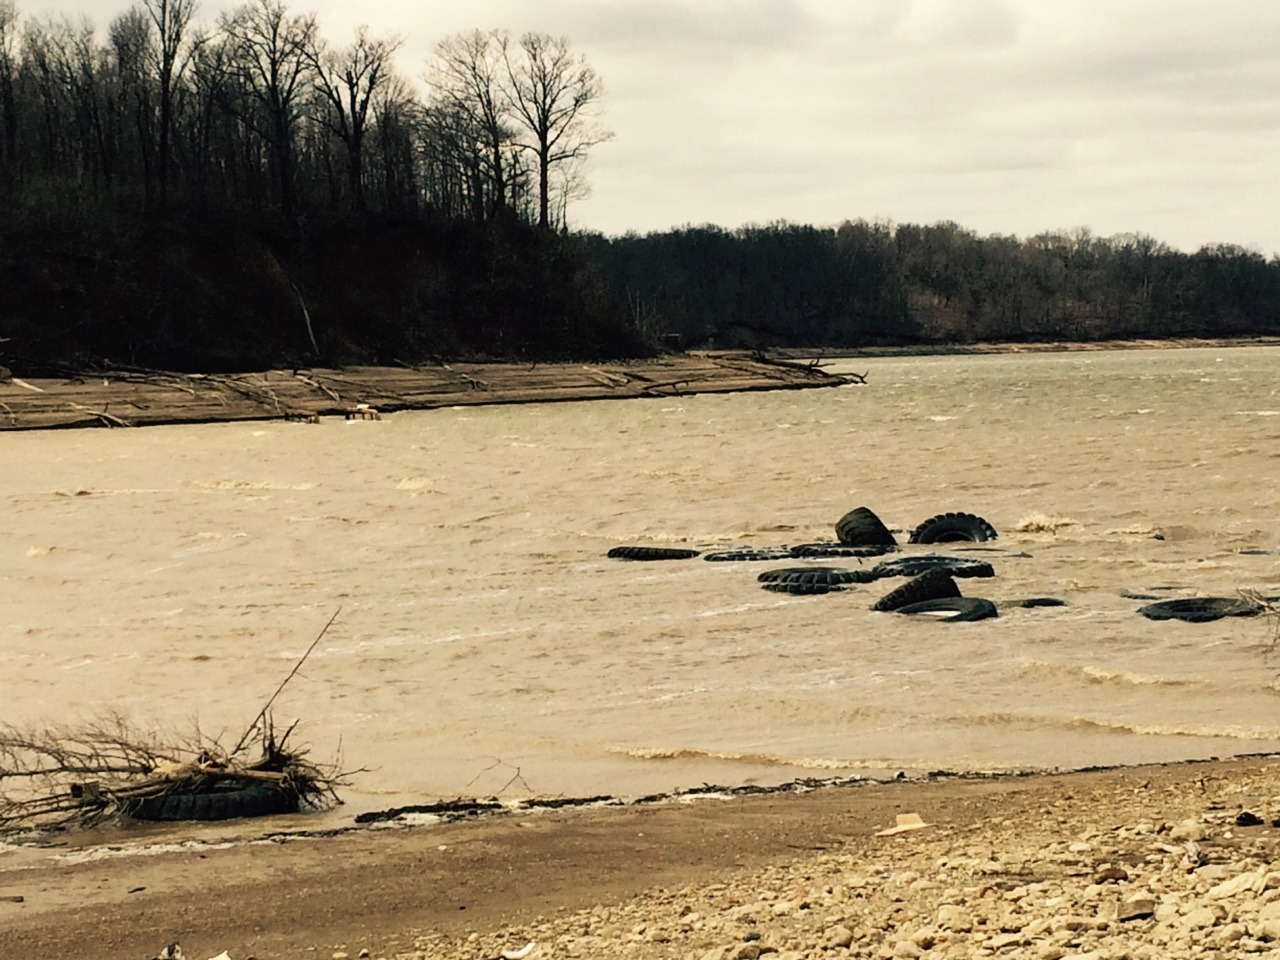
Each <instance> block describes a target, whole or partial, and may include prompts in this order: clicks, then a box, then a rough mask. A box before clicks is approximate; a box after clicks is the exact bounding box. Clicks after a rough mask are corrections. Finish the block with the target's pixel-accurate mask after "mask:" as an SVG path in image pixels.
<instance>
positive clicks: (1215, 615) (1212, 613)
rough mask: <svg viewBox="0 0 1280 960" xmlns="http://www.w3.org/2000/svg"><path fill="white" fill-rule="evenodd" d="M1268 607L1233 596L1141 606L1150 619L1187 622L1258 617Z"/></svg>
mask: <svg viewBox="0 0 1280 960" xmlns="http://www.w3.org/2000/svg"><path fill="white" fill-rule="evenodd" d="M1264 609H1266V608H1265V607H1263V605H1262V604H1260V603H1253V602H1252V601H1250V600H1240V599H1236V598H1233V597H1192V598H1187V599H1183V600H1161V601H1160V602H1159V603H1149V604H1147V605H1146V606H1145V607H1141V608H1139V610H1138V612H1139V613H1140V614H1142V615H1143V616H1144V617H1146V618H1148V619H1149V620H1185V621H1186V622H1187V623H1209V622H1210V621H1212V620H1221V619H1222V618H1223V617H1256V616H1257V615H1258V614H1260V613H1262V611H1263V610H1264Z"/></svg>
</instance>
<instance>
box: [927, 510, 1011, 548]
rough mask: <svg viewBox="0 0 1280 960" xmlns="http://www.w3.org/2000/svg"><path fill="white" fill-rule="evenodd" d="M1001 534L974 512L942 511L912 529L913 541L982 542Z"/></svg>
mask: <svg viewBox="0 0 1280 960" xmlns="http://www.w3.org/2000/svg"><path fill="white" fill-rule="evenodd" d="M999 536H1000V534H998V533H996V528H995V527H993V526H992V525H991V524H989V523H987V521H985V520H983V519H982V518H981V517H978V516H974V515H973V514H972V513H940V514H938V515H937V516H936V517H930V518H929V519H928V520H926V521H925V522H924V523H922V524H920V526H918V527H916V528H915V529H914V530H913V531H911V542H912V543H982V542H984V541H986V540H995V539H996V538H997V537H999Z"/></svg>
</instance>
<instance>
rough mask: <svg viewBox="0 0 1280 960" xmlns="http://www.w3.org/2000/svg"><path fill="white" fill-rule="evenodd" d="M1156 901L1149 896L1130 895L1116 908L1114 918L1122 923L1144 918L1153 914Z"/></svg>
mask: <svg viewBox="0 0 1280 960" xmlns="http://www.w3.org/2000/svg"><path fill="white" fill-rule="evenodd" d="M1155 912H1156V902H1155V901H1154V900H1152V899H1151V898H1150V897H1141V896H1139V897H1130V898H1129V899H1128V900H1125V901H1123V902H1122V903H1121V904H1120V905H1119V906H1118V907H1117V908H1116V919H1117V920H1119V921H1121V922H1122V923H1123V922H1124V921H1127V920H1145V919H1147V918H1148V917H1151V916H1154V915H1155Z"/></svg>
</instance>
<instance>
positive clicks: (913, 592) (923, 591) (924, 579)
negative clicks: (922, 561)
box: [871, 569, 960, 613]
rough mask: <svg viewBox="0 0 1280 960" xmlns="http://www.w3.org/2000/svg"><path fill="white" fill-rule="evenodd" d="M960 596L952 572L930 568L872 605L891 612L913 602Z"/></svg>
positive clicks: (873, 607)
mask: <svg viewBox="0 0 1280 960" xmlns="http://www.w3.org/2000/svg"><path fill="white" fill-rule="evenodd" d="M959 596H960V588H959V587H957V586H956V582H955V580H953V579H952V577H951V574H950V573H949V572H948V571H946V570H942V569H937V570H930V571H928V572H927V573H922V574H920V576H918V577H915V578H914V579H912V580H908V581H907V582H906V583H904V584H903V585H902V586H900V587H898V589H896V590H891V591H890V592H889V593H886V594H885V595H884V596H883V597H881V598H880V599H879V600H877V601H876V602H875V603H874V604H873V605H872V607H871V609H872V610H879V611H880V612H881V613H890V612H892V611H894V610H898V609H899V608H901V607H905V606H907V605H908V604H912V603H924V602H925V601H926V600H949V599H954V598H956V597H959Z"/></svg>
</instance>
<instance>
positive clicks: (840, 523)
mask: <svg viewBox="0 0 1280 960" xmlns="http://www.w3.org/2000/svg"><path fill="white" fill-rule="evenodd" d="M836 539H838V540H839V541H840V542H841V543H842V544H844V545H845V546H846V547H896V546H897V545H898V541H897V540H895V539H894V538H893V534H892V533H890V532H889V528H888V527H886V526H885V525H884V524H883V523H882V522H881V520H880V518H879V517H877V516H876V515H875V514H874V513H872V512H871V511H870V510H868V509H867V508H866V507H858V508H857V509H856V510H850V511H849V512H848V513H846V514H845V515H844V516H843V517H841V518H840V519H839V520H837V521H836Z"/></svg>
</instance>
